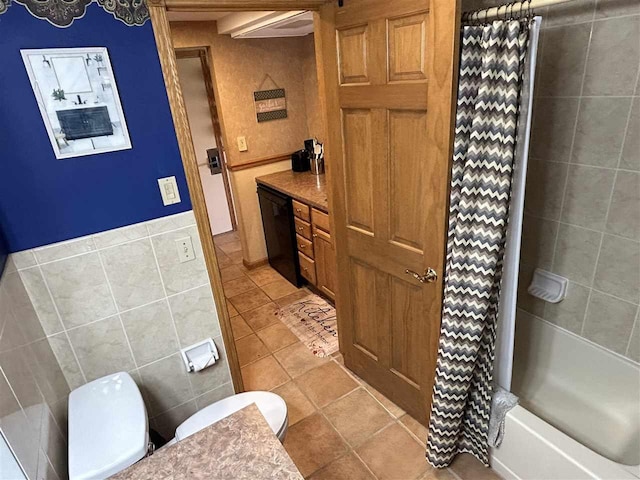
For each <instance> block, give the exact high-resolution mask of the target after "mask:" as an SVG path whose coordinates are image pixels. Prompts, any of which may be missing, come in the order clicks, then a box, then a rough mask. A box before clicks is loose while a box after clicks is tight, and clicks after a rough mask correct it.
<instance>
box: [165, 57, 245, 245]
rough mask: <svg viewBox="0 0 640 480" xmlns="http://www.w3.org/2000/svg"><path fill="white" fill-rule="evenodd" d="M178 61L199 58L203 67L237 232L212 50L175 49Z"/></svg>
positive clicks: (223, 181) (231, 213)
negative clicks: (217, 99)
mask: <svg viewBox="0 0 640 480" xmlns="http://www.w3.org/2000/svg"><path fill="white" fill-rule="evenodd" d="M175 54H176V60H180V59H181V58H199V59H200V65H201V66H202V77H203V79H204V87H205V90H206V92H207V101H208V103H209V113H210V115H211V127H212V128H213V136H214V137H215V139H216V146H217V148H218V151H219V152H220V154H221V157H220V159H221V160H222V161H221V164H222V165H221V170H222V184H223V186H224V193H225V195H226V197H227V206H228V207H229V217H230V218H231V229H232V230H233V231H234V232H235V231H236V230H238V221H237V219H236V207H235V205H234V203H233V195H232V194H231V184H230V182H229V167H228V166H227V157H226V154H225V146H224V142H223V140H222V139H223V136H222V127H221V125H220V117H219V116H218V108H217V106H216V105H217V102H216V95H215V91H214V88H213V78H212V75H211V72H212V70H213V64H212V62H211V61H210V58H211V49H210V48H209V47H185V48H176V49H175ZM200 166H201V165H200Z"/></svg>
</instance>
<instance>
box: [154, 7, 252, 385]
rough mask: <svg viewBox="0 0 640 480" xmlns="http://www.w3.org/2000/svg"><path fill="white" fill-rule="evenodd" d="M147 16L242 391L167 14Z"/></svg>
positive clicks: (235, 379) (157, 12)
mask: <svg viewBox="0 0 640 480" xmlns="http://www.w3.org/2000/svg"><path fill="white" fill-rule="evenodd" d="M149 14H150V16H151V24H152V25H153V34H154V37H155V40H156V46H157V49H158V56H159V58H160V65H161V67H162V75H163V76H164V82H165V87H166V89H167V96H168V98H169V106H170V107H171V116H172V117H173V124H174V127H175V130H176V136H177V138H178V147H179V148H180V156H181V157H182V165H183V167H184V171H185V174H186V177H187V185H188V187H189V194H190V196H191V203H192V204H193V212H194V214H195V217H196V223H197V226H198V233H199V235H200V241H201V242H202V250H203V252H204V258H205V262H206V265H207V272H208V274H209V280H210V282H211V287H212V290H213V297H214V299H215V302H216V309H217V312H218V318H219V319H220V328H221V330H222V338H223V340H224V344H225V350H226V353H227V360H228V362H229V369H230V370H231V378H232V380H233V386H234V389H235V391H236V392H237V393H238V392H242V391H244V385H243V383H242V375H241V372H240V363H239V361H238V353H237V351H236V344H235V342H234V340H233V331H232V329H231V320H230V318H229V311H228V310H227V302H226V299H225V297H224V291H223V289H222V279H221V277H220V268H219V266H218V258H217V256H216V250H215V246H214V243H213V235H212V233H211V225H210V224H209V216H208V215H207V206H206V203H205V199H204V192H203V190H202V184H201V183H200V172H199V171H198V161H197V159H196V155H195V151H194V148H193V141H192V139H191V130H190V128H189V119H188V118H187V111H186V108H185V105H184V99H183V98H182V90H181V89H180V81H179V79H178V70H177V65H176V57H175V53H174V50H173V43H172V41H171V30H170V28H169V20H168V19H167V11H166V9H165V7H164V6H161V5H156V4H153V3H150V4H149Z"/></svg>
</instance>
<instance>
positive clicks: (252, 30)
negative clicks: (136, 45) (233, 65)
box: [0, 0, 313, 38]
mask: <svg viewBox="0 0 640 480" xmlns="http://www.w3.org/2000/svg"><path fill="white" fill-rule="evenodd" d="M0 1H1V0H0ZM167 15H168V17H169V21H171V22H192V21H216V22H217V30H218V33H219V34H222V35H231V37H232V38H273V37H302V36H305V35H309V34H310V33H313V13H312V12H308V11H304V10H294V11H290V12H277V11H265V12H172V11H169V12H167Z"/></svg>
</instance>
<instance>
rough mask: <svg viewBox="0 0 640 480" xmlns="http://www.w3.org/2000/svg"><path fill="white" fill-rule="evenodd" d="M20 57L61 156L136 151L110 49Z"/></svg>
mask: <svg viewBox="0 0 640 480" xmlns="http://www.w3.org/2000/svg"><path fill="white" fill-rule="evenodd" d="M20 53H21V54H22V60H23V61H24V64H25V67H26V69H27V73H28V75H29V80H30V81H31V87H32V88H33V92H34V94H35V96H36V101H37V102H38V107H39V108H40V114H41V115H42V120H43V121H44V124H45V127H46V129H47V133H48V135H49V140H50V141H51V146H52V147H53V151H54V153H55V155H56V158H58V159H64V158H72V157H80V156H83V155H92V154H95V153H105V152H113V151H116V150H126V149H129V148H131V140H130V139H129V132H128V130H127V123H126V122H125V119H124V112H123V111H122V105H121V104H120V97H119V95H118V88H117V86H116V81H115V78H114V76H113V70H112V69H111V62H110V61H109V54H108V53H107V49H106V48H104V47H92V48H52V49H44V50H21V51H20Z"/></svg>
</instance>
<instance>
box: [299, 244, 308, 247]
mask: <svg viewBox="0 0 640 480" xmlns="http://www.w3.org/2000/svg"><path fill="white" fill-rule="evenodd" d="M298 248H307V246H306V245H301V244H298Z"/></svg>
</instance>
